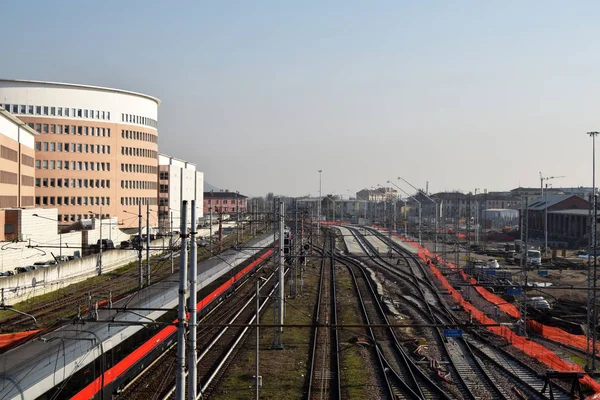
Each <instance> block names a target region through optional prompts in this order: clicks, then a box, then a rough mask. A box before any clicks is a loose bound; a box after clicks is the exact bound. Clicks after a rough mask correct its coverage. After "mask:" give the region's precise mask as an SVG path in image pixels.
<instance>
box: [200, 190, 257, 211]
mask: <svg viewBox="0 0 600 400" xmlns="http://www.w3.org/2000/svg"><path fill="white" fill-rule="evenodd" d="M247 209H248V197H246V196H244V195H242V194H239V193H237V192H228V191H220V192H204V214H206V215H208V214H210V212H211V210H212V213H213V214H216V213H228V214H231V213H238V212H239V213H245V212H246V210H247Z"/></svg>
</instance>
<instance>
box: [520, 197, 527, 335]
mask: <svg viewBox="0 0 600 400" xmlns="http://www.w3.org/2000/svg"><path fill="white" fill-rule="evenodd" d="M521 204H522V203H521ZM524 210H525V212H524V215H523V216H522V217H521V237H523V242H522V243H521V245H522V246H523V249H522V250H521V271H522V273H523V278H522V279H523V281H522V282H523V283H522V286H521V301H520V302H519V314H520V325H519V331H520V334H521V335H522V336H524V337H527V255H528V253H527V252H528V249H529V203H528V198H527V196H525V207H524Z"/></svg>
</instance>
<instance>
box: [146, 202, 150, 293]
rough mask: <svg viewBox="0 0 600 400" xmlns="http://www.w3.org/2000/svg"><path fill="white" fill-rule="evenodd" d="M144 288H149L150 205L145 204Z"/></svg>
mask: <svg viewBox="0 0 600 400" xmlns="http://www.w3.org/2000/svg"><path fill="white" fill-rule="evenodd" d="M146 286H150V203H146Z"/></svg>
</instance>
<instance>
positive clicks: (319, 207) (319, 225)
mask: <svg viewBox="0 0 600 400" xmlns="http://www.w3.org/2000/svg"><path fill="white" fill-rule="evenodd" d="M322 172H323V170H322V169H320V170H319V204H317V236H321V173H322Z"/></svg>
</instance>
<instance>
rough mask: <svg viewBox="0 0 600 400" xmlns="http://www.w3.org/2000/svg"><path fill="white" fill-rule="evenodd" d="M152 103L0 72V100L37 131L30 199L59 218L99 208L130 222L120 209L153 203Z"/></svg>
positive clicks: (155, 176) (155, 142) (149, 99)
mask: <svg viewBox="0 0 600 400" xmlns="http://www.w3.org/2000/svg"><path fill="white" fill-rule="evenodd" d="M159 105H160V100H158V99H157V98H155V97H152V96H148V95H144V94H140V93H134V92H129V91H125V90H119V89H110V88H103V87H96V86H85V85H76V84H66V83H55V82H40V81H25V80H3V79H0V107H3V108H5V109H6V110H7V111H9V112H10V113H11V114H13V115H15V116H17V117H18V118H20V119H21V120H23V121H24V122H25V123H27V124H28V125H29V126H30V127H31V128H33V129H34V130H36V131H38V132H39V133H40V134H39V135H38V136H37V137H36V143H35V145H36V157H35V158H36V174H35V175H36V181H35V184H36V188H35V189H36V191H35V194H36V197H35V202H36V204H35V205H36V206H38V207H48V208H58V219H59V222H60V223H62V224H70V223H72V222H75V221H77V220H79V219H82V218H89V217H90V216H91V215H93V214H96V215H99V214H102V215H103V216H118V217H119V220H120V221H124V222H125V224H124V227H129V226H137V218H133V219H132V218H131V216H130V215H129V216H128V215H127V213H133V214H136V215H137V214H138V207H139V204H142V205H143V209H144V210H145V208H146V207H145V206H146V204H149V205H151V206H152V205H157V203H158V129H157V126H158V122H157V120H158V106H159ZM100 207H101V208H102V211H101V212H100ZM153 208H154V209H156V208H157V207H153ZM124 211H126V212H124ZM144 214H145V213H144ZM152 217H154V221H156V217H157V215H156V210H153V212H152ZM151 225H156V223H152V220H151Z"/></svg>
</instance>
